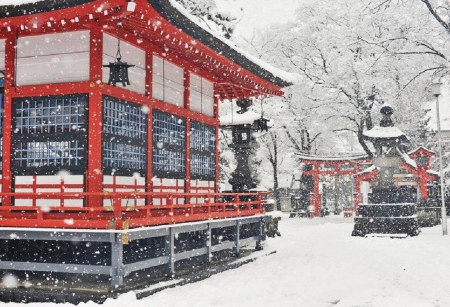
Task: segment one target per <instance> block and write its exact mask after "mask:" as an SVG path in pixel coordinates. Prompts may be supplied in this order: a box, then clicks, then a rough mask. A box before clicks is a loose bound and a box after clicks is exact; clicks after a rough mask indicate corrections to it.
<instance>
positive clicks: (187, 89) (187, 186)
mask: <svg viewBox="0 0 450 307" xmlns="http://www.w3.org/2000/svg"><path fill="white" fill-rule="evenodd" d="M190 96H191V78H190V73H189V71H188V70H187V69H184V108H185V109H186V110H189V109H190V98H191V97H190ZM189 114H190V112H189ZM190 161H191V119H190V118H186V160H185V163H186V174H185V177H184V192H185V193H190V191H191V162H190ZM185 203H186V204H189V203H190V197H189V196H187V197H186V198H185Z"/></svg>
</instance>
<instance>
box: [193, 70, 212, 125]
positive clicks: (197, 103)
mask: <svg viewBox="0 0 450 307" xmlns="http://www.w3.org/2000/svg"><path fill="white" fill-rule="evenodd" d="M189 99H190V108H191V110H193V111H196V112H198V113H202V114H205V115H208V116H211V117H212V116H214V84H213V83H212V82H210V81H208V80H206V79H205V78H202V77H200V76H198V75H196V74H193V73H191V74H190V96H189Z"/></svg>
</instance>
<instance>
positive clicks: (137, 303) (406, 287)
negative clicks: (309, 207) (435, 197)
mask: <svg viewBox="0 0 450 307" xmlns="http://www.w3.org/2000/svg"><path fill="white" fill-rule="evenodd" d="M352 222H353V221H352V219H344V218H341V217H334V216H331V217H327V218H324V219H302V218H296V219H289V218H283V220H282V221H281V224H280V230H281V233H282V237H277V238H275V239H271V238H269V239H268V241H267V242H266V247H265V251H266V252H267V251H270V250H272V249H275V250H276V251H277V253H276V254H272V255H269V256H265V257H262V258H260V259H258V260H257V261H255V262H252V263H250V264H247V265H244V266H242V267H240V268H238V269H235V270H231V271H226V272H223V273H220V274H217V275H214V276H212V277H211V278H208V279H206V280H203V281H201V282H197V283H194V284H188V285H185V286H182V287H176V288H172V289H167V290H164V291H162V292H159V293H157V294H155V295H153V296H151V297H148V298H145V299H143V300H136V299H135V297H134V294H132V293H128V294H125V295H122V296H121V297H120V298H119V299H117V300H108V301H107V302H105V304H104V305H103V306H106V307H116V306H117V307H118V306H121V307H122V306H127V305H128V306H130V307H131V306H133V307H141V306H142V307H144V306H164V307H171V306H174V307H175V306H180V307H181V306H183V307H184V306H205V307H206V306H208V307H210V306H230V307H231V306H233V307H236V306H246V307H249V306H258V307H264V306H305V307H315V306H317V307H319V306H320V307H327V306H337V307H344V306H345V307H350V306H352V307H356V306H358V307H363V306H364V307H369V306H370V307H375V306H380V307H391V306H392V307H394V306H395V307H402V306H408V307H409V306H411V307H416V306H417V307H422V306H423V307H425V306H426V307H428V306H430V307H431V306H442V307H444V306H450V237H443V236H442V235H441V228H440V226H436V227H433V228H424V229H422V233H421V234H420V235H419V236H418V237H414V238H407V239H389V238H359V237H351V236H350V234H351V231H352V228H353V224H352ZM0 305H2V304H1V303H0ZM7 305H8V307H10V306H18V305H19V304H7ZM67 305H68V304H67ZM27 306H29V307H34V306H45V307H48V306H56V304H28V305H27ZM80 306H98V305H97V304H94V303H92V302H89V303H87V304H80Z"/></svg>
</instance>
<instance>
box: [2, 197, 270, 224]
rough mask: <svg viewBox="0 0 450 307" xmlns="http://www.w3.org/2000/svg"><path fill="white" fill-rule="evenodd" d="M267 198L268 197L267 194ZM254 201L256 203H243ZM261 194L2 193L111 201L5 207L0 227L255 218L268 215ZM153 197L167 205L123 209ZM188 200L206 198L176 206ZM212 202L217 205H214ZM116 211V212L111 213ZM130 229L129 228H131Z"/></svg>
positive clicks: (41, 198) (34, 198)
mask: <svg viewBox="0 0 450 307" xmlns="http://www.w3.org/2000/svg"><path fill="white" fill-rule="evenodd" d="M263 194H267V193H263ZM223 195H228V196H231V197H232V198H231V199H232V202H217V200H218V199H219V198H220V197H221V196H223ZM243 195H247V197H241V199H248V198H249V197H250V196H252V197H254V199H255V200H252V201H240V200H239V199H240V196H243ZM261 195H262V194H261V193H246V194H230V193H226V194H220V193H149V192H143V193H137V192H111V193H90V192H80V193H75V192H70V193H64V192H41V193H35V192H26V193H25V192H24V193H0V197H2V198H4V197H7V196H14V197H15V198H16V199H33V200H34V201H35V200H37V199H40V200H43V199H52V200H53V199H58V198H60V199H61V200H66V199H84V198H86V197H91V198H92V197H98V198H100V199H101V201H102V200H103V199H107V200H109V201H110V203H111V206H107V207H103V206H101V207H65V206H63V205H62V203H61V206H50V207H47V206H45V207H40V206H3V207H2V211H0V227H5V226H15V227H34V228H42V227H51V228H53V227H58V228H103V229H105V228H109V227H110V226H111V225H112V224H111V223H113V224H114V225H115V228H116V229H123V228H126V227H140V226H152V225H159V224H168V223H184V222H189V221H202V220H207V219H211V218H230V217H238V216H251V215H255V214H261V213H263V212H264V210H263V209H262V204H263V203H265V201H264V200H262V199H261ZM149 196H152V197H155V198H161V199H165V203H166V205H145V206H129V207H125V206H121V203H122V200H123V199H135V200H137V199H145V198H147V197H149ZM185 197H197V198H198V197H203V198H205V201H204V202H202V203H198V204H175V203H174V200H176V199H179V198H185ZM210 198H213V199H216V201H213V202H210ZM111 209H112V211H111ZM127 225H128V226H127Z"/></svg>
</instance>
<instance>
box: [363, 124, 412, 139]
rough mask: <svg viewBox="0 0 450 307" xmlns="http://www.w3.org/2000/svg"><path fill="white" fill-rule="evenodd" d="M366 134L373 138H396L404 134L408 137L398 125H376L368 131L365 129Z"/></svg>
mask: <svg viewBox="0 0 450 307" xmlns="http://www.w3.org/2000/svg"><path fill="white" fill-rule="evenodd" d="M363 134H364V136H365V137H368V138H372V139H396V138H400V137H402V136H404V137H406V138H407V136H406V134H404V133H403V131H401V130H400V129H398V128H397V127H380V126H375V127H373V128H372V129H370V130H368V131H364V133H363Z"/></svg>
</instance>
